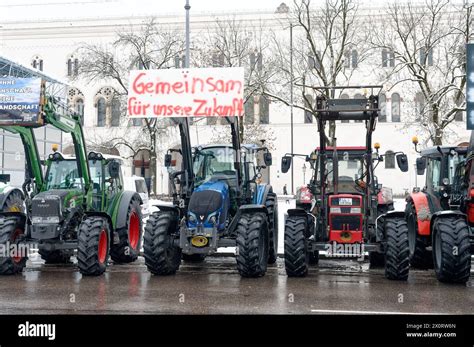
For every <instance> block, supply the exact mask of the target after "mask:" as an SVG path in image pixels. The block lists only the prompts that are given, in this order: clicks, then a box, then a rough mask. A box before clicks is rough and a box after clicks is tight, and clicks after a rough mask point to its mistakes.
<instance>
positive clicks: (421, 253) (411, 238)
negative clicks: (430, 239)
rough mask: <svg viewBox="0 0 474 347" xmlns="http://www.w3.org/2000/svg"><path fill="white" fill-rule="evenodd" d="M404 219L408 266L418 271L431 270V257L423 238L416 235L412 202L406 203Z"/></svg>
mask: <svg viewBox="0 0 474 347" xmlns="http://www.w3.org/2000/svg"><path fill="white" fill-rule="evenodd" d="M405 218H406V221H407V226H408V244H409V247H410V265H411V266H412V267H414V268H418V269H429V268H432V267H433V255H432V254H431V252H430V251H428V250H426V243H425V240H424V239H423V236H420V235H419V234H418V217H417V215H416V210H415V206H413V203H412V202H408V203H407V205H406V207H405Z"/></svg>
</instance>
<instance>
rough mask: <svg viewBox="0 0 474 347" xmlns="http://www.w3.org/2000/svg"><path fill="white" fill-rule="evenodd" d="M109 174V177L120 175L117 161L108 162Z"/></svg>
mask: <svg viewBox="0 0 474 347" xmlns="http://www.w3.org/2000/svg"><path fill="white" fill-rule="evenodd" d="M109 175H110V177H111V178H118V177H120V163H119V162H117V161H111V162H110V163H109Z"/></svg>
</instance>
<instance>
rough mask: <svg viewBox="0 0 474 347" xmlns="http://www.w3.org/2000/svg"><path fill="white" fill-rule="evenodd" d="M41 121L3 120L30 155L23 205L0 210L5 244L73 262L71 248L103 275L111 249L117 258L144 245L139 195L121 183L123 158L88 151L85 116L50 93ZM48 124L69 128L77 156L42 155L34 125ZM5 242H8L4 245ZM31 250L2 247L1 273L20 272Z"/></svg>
mask: <svg viewBox="0 0 474 347" xmlns="http://www.w3.org/2000/svg"><path fill="white" fill-rule="evenodd" d="M40 115H41V120H40V122H38V124H37V125H33V126H32V125H28V126H27V125H22V124H19V123H13V124H6V123H5V122H2V124H1V128H3V129H5V130H7V131H9V132H12V133H16V134H19V135H20V138H21V140H22V143H23V146H24V150H25V158H26V164H27V165H26V175H25V176H26V178H25V182H24V184H23V186H22V192H21V193H22V198H23V199H24V210H21V209H15V208H13V209H12V208H11V209H3V211H2V212H0V245H2V244H3V245H10V246H11V245H12V244H14V245H16V247H15V249H16V250H21V249H22V250H27V249H28V246H31V247H37V248H38V249H39V253H40V255H41V257H42V258H43V259H44V260H46V262H47V263H63V262H68V261H69V258H70V257H71V255H73V253H74V250H77V260H78V267H79V270H80V272H81V273H82V274H83V275H100V274H102V273H103V272H104V271H105V269H106V266H107V261H108V259H109V256H110V257H111V258H112V260H113V261H114V262H116V263H129V262H132V261H134V260H136V259H137V257H138V254H139V250H140V247H141V234H142V233H141V230H142V215H141V206H140V205H141V203H142V201H141V198H140V196H139V195H138V194H137V193H136V192H131V191H124V190H123V178H122V174H121V166H120V165H121V163H120V161H119V160H117V159H114V158H112V159H107V158H105V157H104V156H103V155H102V154H100V153H95V152H90V153H89V154H87V152H86V145H85V141H84V134H83V130H82V126H81V121H80V116H79V115H76V114H70V113H68V112H67V111H65V108H63V107H62V105H61V104H59V102H57V101H56V100H55V99H54V98H53V97H46V98H45V103H44V105H43V106H42V112H41V113H40ZM47 124H49V125H51V126H53V127H55V128H57V129H59V130H61V131H62V132H65V133H69V134H70V135H71V137H72V141H73V144H74V150H75V156H74V157H67V156H65V155H63V154H61V153H60V152H57V151H56V152H53V153H51V154H50V155H49V156H48V158H47V160H45V161H44V163H43V164H44V166H45V172H46V173H45V175H44V176H43V168H42V162H41V159H40V156H39V153H38V148H37V143H36V139H35V136H34V131H33V130H34V127H37V126H44V125H47ZM4 248H6V247H4ZM27 255H28V254H27V252H25V251H24V252H16V253H15V254H13V253H11V252H10V253H8V254H2V255H1V256H0V274H2V275H10V274H16V273H19V272H21V271H22V270H23V268H24V267H25V265H26V260H27Z"/></svg>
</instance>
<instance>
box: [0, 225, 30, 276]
mask: <svg viewBox="0 0 474 347" xmlns="http://www.w3.org/2000/svg"><path fill="white" fill-rule="evenodd" d="M24 231H25V226H24V224H23V223H22V221H21V218H20V217H17V216H11V217H3V218H1V219H0V244H1V245H4V249H5V250H9V249H10V247H11V246H12V245H13V244H14V243H15V241H16V240H17V238H18V237H19V236H20V235H22V234H23V233H24ZM26 260H27V257H26V256H24V257H21V256H18V255H17V256H8V257H0V275H14V274H17V273H20V272H22V271H23V268H24V267H25V265H26Z"/></svg>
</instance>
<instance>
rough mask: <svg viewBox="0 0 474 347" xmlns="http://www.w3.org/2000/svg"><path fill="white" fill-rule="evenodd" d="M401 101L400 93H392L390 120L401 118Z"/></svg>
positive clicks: (398, 120) (396, 120)
mask: <svg viewBox="0 0 474 347" xmlns="http://www.w3.org/2000/svg"><path fill="white" fill-rule="evenodd" d="M400 104H401V101H400V94H398V93H393V94H392V122H400V120H401V116H400V114H401V105H400Z"/></svg>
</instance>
